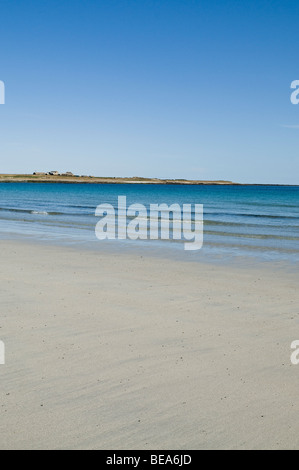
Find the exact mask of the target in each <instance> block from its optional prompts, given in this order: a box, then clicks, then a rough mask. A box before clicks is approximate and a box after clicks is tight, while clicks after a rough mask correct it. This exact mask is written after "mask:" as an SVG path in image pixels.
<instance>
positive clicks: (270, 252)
mask: <svg viewBox="0 0 299 470" xmlns="http://www.w3.org/2000/svg"><path fill="white" fill-rule="evenodd" d="M118 196H126V197H127V203H128V205H130V204H133V203H140V204H144V205H145V206H146V207H149V205H150V204H154V203H160V204H161V203H166V204H169V205H170V204H174V203H177V204H179V205H180V206H182V205H183V204H203V205H204V246H203V248H202V250H201V255H200V256H202V255H217V256H218V255H219V256H222V255H225V256H234V255H238V256H243V255H249V256H255V257H259V258H266V259H276V260H291V261H293V262H296V263H297V261H299V187H297V186H217V185H212V186H180V185H169V186H168V185H167V186H166V185H141V184H140V185H139V184H138V185H130V184H125V185H123V184H121V185H118V184H111V185H110V184H109V185H93V184H87V185H80V184H40V183H9V184H6V183H1V184H0V236H1V238H2V239H3V238H6V239H7V238H15V237H18V238H19V237H25V238H37V239H43V240H55V241H58V242H63V243H69V242H80V243H88V244H93V243H97V244H100V243H106V242H100V241H98V240H97V239H96V237H95V226H96V223H97V222H98V218H96V217H95V209H96V207H97V206H98V205H99V204H103V203H109V204H112V205H113V206H114V207H115V208H116V207H117V200H118ZM109 243H114V244H118V247H119V246H124V247H125V246H126V243H129V244H131V246H133V247H134V244H136V246H139V248H140V247H142V244H147V246H148V244H152V246H155V247H156V248H157V249H163V247H164V248H165V247H167V249H180V250H183V245H182V241H174V240H170V241H161V240H149V241H139V240H137V241H134V242H133V241H118V240H116V241H113V242H109ZM119 244H122V245H119ZM194 256H196V254H194Z"/></svg>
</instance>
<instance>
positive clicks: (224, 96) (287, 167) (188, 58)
mask: <svg viewBox="0 0 299 470" xmlns="http://www.w3.org/2000/svg"><path fill="white" fill-rule="evenodd" d="M0 18H1V28H0V45H1V47H0V59H1V60H0V80H3V81H4V82H5V85H6V104H5V105H1V106H0V155H1V160H0V162H1V164H0V173H10V172H17V173H25V172H30V173H31V172H33V171H35V170H38V171H43V170H56V169H58V170H60V171H67V170H70V171H74V172H75V173H79V174H94V175H98V176H137V175H138V176H149V177H170V178H191V179H215V180H216V179H228V180H234V181H238V182H243V183H245V182H248V183H282V184H299V178H298V175H299V158H298V149H299V146H298V144H299V105H298V106H294V105H292V104H291V101H290V95H291V89H290V85H291V82H292V81H293V80H299V66H298V57H297V46H298V43H299V33H298V31H299V28H298V22H299V2H298V0H296V1H293V0H285V1H283V2H282V1H281V0H280V1H275V0H272V1H270V0H269V1H268V0H267V1H266V0H259V1H254V0H251V1H246V0H244V1H241V0H239V1H233V0H228V1H225V0H222V1H216V0H159V1H158V0H97V1H95V0H85V1H83V0H80V1H79V0H72V1H69V0H68V1H66V0H59V1H57V0H46V1H45V0H35V1H33V0H14V1H11V0H0ZM296 126H298V127H297V128H296Z"/></svg>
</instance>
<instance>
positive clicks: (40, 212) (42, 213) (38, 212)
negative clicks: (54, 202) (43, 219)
mask: <svg viewBox="0 0 299 470" xmlns="http://www.w3.org/2000/svg"><path fill="white" fill-rule="evenodd" d="M31 214H34V215H49V214H48V212H46V211H31Z"/></svg>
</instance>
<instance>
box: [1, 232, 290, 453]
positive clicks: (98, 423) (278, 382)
mask: <svg viewBox="0 0 299 470" xmlns="http://www.w3.org/2000/svg"><path fill="white" fill-rule="evenodd" d="M0 253H1V273H0V286H1V287H0V289H1V324H0V340H2V341H4V342H5V346H6V365H5V366H0V378H1V381H0V383H1V385H0V406H1V420H0V448H1V449H130V450H131V449H157V450H158V449H159V450H160V449H231V448H232V449H266V448H268V449H269V448H270V449H283V448H285V449H286V448H287V449H294V448H298V430H299V425H298V419H297V413H298V409H299V402H298V386H297V384H298V374H299V366H298V367H296V366H293V365H291V362H290V354H291V350H290V344H291V342H292V341H293V340H295V339H298V338H299V330H298V328H296V326H297V325H298V300H299V292H298V274H296V273H295V272H291V271H287V270H283V269H282V268H279V269H278V268H277V269H271V266H270V267H265V268H261V267H256V268H255V267H251V268H248V269H244V268H241V267H240V268H238V267H237V266H224V265H223V266H221V265H217V266H216V265H212V264H211V265H203V264H201V263H193V262H184V261H178V260H171V259H165V260H159V259H158V258H155V257H151V256H148V255H147V256H143V257H141V256H140V255H137V254H135V255H134V254H132V253H130V254H125V253H124V254H118V255H117V256H116V255H115V256H113V255H111V253H103V252H92V251H85V250H83V249H79V248H70V247H57V246H46V245H41V244H40V245H36V246H34V245H33V244H30V243H25V242H17V241H15V242H14V241H10V242H6V241H1V245H0Z"/></svg>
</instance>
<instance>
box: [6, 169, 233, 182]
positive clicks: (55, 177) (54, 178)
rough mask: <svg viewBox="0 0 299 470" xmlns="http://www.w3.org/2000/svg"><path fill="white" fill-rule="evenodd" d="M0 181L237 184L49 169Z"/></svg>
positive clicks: (7, 176)
mask: <svg viewBox="0 0 299 470" xmlns="http://www.w3.org/2000/svg"><path fill="white" fill-rule="evenodd" d="M0 183H77V184H80V183H81V184H181V185H183V184H185V185H200V184H202V185H204V184H206V185H208V184H210V185H212V184H219V185H236V184H238V183H233V182H232V181H221V180H219V181H201V180H187V179H161V178H142V177H139V176H133V177H131V178H129V177H128V178H119V177H100V176H86V175H74V174H73V173H72V172H70V171H68V172H66V173H59V171H49V172H48V173H42V172H34V173H33V174H31V175H26V174H25V175H22V174H11V175H6V174H0Z"/></svg>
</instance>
